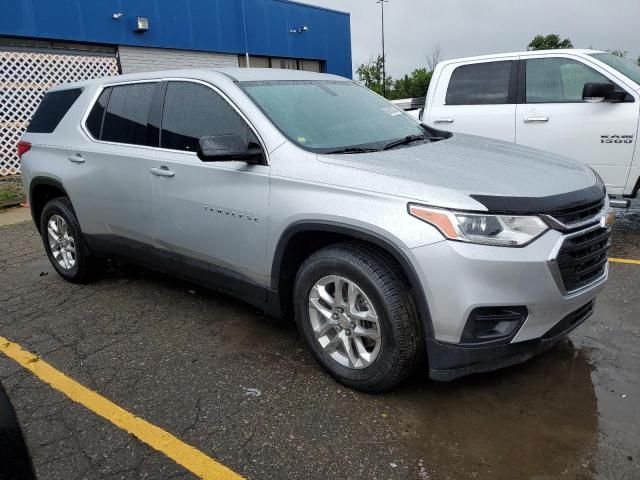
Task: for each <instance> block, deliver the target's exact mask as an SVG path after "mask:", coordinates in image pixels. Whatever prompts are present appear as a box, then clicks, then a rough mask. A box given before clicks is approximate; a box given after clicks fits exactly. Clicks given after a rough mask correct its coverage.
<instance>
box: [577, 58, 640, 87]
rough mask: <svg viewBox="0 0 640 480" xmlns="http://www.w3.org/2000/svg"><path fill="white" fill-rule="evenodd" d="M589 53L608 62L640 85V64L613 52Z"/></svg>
mask: <svg viewBox="0 0 640 480" xmlns="http://www.w3.org/2000/svg"><path fill="white" fill-rule="evenodd" d="M589 55H590V56H592V57H593V58H595V59H597V60H600V61H601V62H602V63H606V64H607V65H609V66H610V67H611V68H613V69H615V70H617V71H619V72H620V73H622V74H623V75H625V76H627V77H629V78H630V79H631V80H633V81H634V82H636V83H637V84H638V85H640V66H638V65H635V64H634V63H631V62H630V61H629V60H625V59H624V58H620V57H618V56H616V55H613V54H611V53H590V54H589Z"/></svg>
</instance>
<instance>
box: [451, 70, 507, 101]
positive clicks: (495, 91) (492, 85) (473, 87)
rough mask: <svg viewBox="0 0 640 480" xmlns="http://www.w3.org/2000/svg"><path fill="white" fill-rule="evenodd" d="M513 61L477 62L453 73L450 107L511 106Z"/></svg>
mask: <svg viewBox="0 0 640 480" xmlns="http://www.w3.org/2000/svg"><path fill="white" fill-rule="evenodd" d="M512 63H513V62H511V61H501V62H484V63H474V64H471V65H462V66H460V67H457V68H456V69H455V70H454V71H453V73H452V74H451V80H450V81H449V88H448V90H447V97H446V100H445V103H446V104H447V105H496V104H498V105H499V104H505V103H509V85H510V83H511V66H512Z"/></svg>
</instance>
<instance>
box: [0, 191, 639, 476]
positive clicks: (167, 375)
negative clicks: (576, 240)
mask: <svg viewBox="0 0 640 480" xmlns="http://www.w3.org/2000/svg"><path fill="white" fill-rule="evenodd" d="M611 255H612V256H613V257H624V258H632V259H640V205H638V204H637V203H636V204H635V205H634V207H633V208H632V209H631V210H630V211H629V212H626V213H620V214H619V215H618V222H617V225H616V232H615V236H614V246H613V250H612V252H611ZM639 292H640V265H623V264H612V265H611V268H610V282H609V285H608V286H607V288H606V290H605V292H604V293H603V294H602V295H601V297H600V298H599V301H598V304H597V308H596V312H595V314H594V315H593V317H592V318H591V319H589V320H588V321H587V322H586V323H585V324H584V325H582V326H581V327H580V328H579V329H577V330H576V331H575V332H573V333H572V334H571V335H570V336H569V338H568V339H567V340H566V341H563V342H561V343H559V344H558V345H557V346H556V347H554V348H553V349H552V350H550V351H549V352H547V353H545V354H543V355H542V356H540V357H538V358H535V359H533V360H531V361H529V362H527V363H525V364H523V365H519V366H516V367H512V368H508V369H505V370H501V371H498V372H493V373H490V374H483V375H477V376H472V377H467V378H464V379H461V380H458V381H456V382H453V383H447V384H442V383H435V382H432V381H430V380H427V379H426V378H424V376H423V375H416V376H415V377H414V378H412V379H411V380H410V381H408V382H406V383H405V384H403V385H402V386H401V387H399V388H397V389H395V390H394V391H392V392H389V393H386V394H382V395H366V394H361V393H357V392H354V391H351V390H349V389H347V388H345V387H342V386H340V385H339V384H337V383H336V382H334V381H333V380H332V379H331V378H329V377H328V376H327V375H325V374H324V373H323V372H322V371H321V370H320V369H319V368H318V367H317V366H316V365H315V363H314V361H313V360H312V359H311V357H310V356H309V355H308V354H307V353H306V351H305V349H304V348H303V346H302V344H301V342H300V341H299V339H298V336H297V333H296V330H295V327H294V326H293V325H291V324H289V323H286V322H284V321H281V320H276V319H272V318H268V317H265V316H264V315H262V314H261V313H260V312H258V311H257V310H255V309H253V308H252V307H249V306H246V305H244V304H242V303H240V302H238V301H236V300H233V299H231V298H229V297H226V296H224V295H221V294H218V293H215V292H211V291H207V290H203V289H201V288H199V287H195V286H193V285H190V284H187V283H183V282H180V281H176V280H174V279H171V278H168V277H165V276H162V275H158V274H155V273H152V272H148V271H144V270H140V269H137V268H134V267H126V266H124V267H118V268H114V269H111V270H110V271H109V272H108V273H107V274H106V275H105V276H104V278H102V279H101V280H100V281H98V282H97V283H94V284H91V285H87V286H79V285H71V284H68V283H65V282H64V281H62V280H61V279H60V278H59V277H58V276H57V275H56V274H55V272H54V270H53V269H52V267H51V266H50V265H49V263H48V260H47V259H46V257H45V254H44V251H43V248H42V246H41V243H40V239H39V237H38V235H37V233H36V231H35V228H34V227H33V226H32V224H31V223H21V224H18V225H12V226H5V227H0V335H1V336H4V337H6V338H9V339H10V340H12V341H15V342H18V343H20V344H21V345H22V347H23V348H25V349H27V350H30V351H31V352H34V353H37V354H38V355H40V356H41V357H42V358H43V359H45V360H46V361H47V362H49V363H50V364H52V365H53V366H54V367H56V368H57V369H59V370H61V371H63V372H64V373H66V374H67V375H69V376H71V377H72V378H74V379H76V380H78V381H79V382H81V383H82V384H84V385H85V386H87V387H89V388H91V389H93V390H95V391H97V392H99V393H100V394H102V395H104V396H106V397H107V398H109V399H111V400H112V401H114V402H115V403H117V404H118V405H120V406H122V407H123V408H125V409H127V410H128V411H130V412H132V413H134V414H136V415H138V416H140V417H143V418H144V419H146V420H148V421H150V422H151V423H153V424H155V425H157V426H159V427H161V428H163V429H165V430H167V431H169V432H171V433H173V434H175V435H176V436H178V437H179V438H180V439H182V440H184V441H185V442H187V443H189V444H191V445H193V446H195V447H196V448H198V449H200V450H201V451H203V452H204V453H206V454H207V455H210V456H212V457H213V458H215V459H216V460H218V461H220V462H221V463H223V464H225V465H226V466H228V467H229V468H231V469H233V470H234V471H236V472H238V473H239V474H241V475H243V476H245V477H248V478H251V479H305V480H312V479H367V480H368V479H411V480H427V479H433V480H437V479H510V480H511V479H532V480H533V479H535V480H547V479H556V478H561V479H565V478H566V479H639V478H640V295H639ZM0 379H1V381H2V383H3V385H4V386H5V388H6V390H7V392H8V394H9V396H10V398H11V400H12V402H13V404H14V406H15V409H16V411H17V414H18V417H19V419H20V421H21V423H22V425H23V429H24V432H25V436H26V441H27V444H28V446H29V448H30V451H31V455H32V458H33V462H34V465H35V468H36V470H37V473H38V477H39V478H40V479H43V480H44V479H64V480H73V479H129V478H148V479H169V478H171V479H174V478H193V477H192V475H191V474H190V473H189V472H187V471H185V470H184V469H183V468H182V467H180V466H179V465H177V464H175V463H174V462H172V461H171V460H169V459H168V458H166V457H165V456H164V455H163V454H161V453H158V452H156V451H155V450H153V449H151V448H150V447H147V446H146V445H144V444H142V443H140V442H139V441H138V440H136V439H135V438H134V437H132V436H130V435H129V434H127V433H125V432H124V431H122V430H120V429H118V428H117V427H115V426H113V425H112V424H110V423H109V422H107V421H106V420H104V419H102V418H100V417H97V416H96V415H95V414H93V413H91V412H90V411H89V410H87V409H85V408H84V407H82V406H79V405H77V404H75V403H73V402H72V401H70V400H68V399H67V398H66V397H64V396H63V395H62V394H60V393H59V392H57V391H55V390H53V389H52V388H51V387H49V386H47V385H45V384H44V383H42V382H41V381H39V380H37V379H36V378H34V377H33V376H32V375H31V374H30V373H28V372H26V371H25V370H24V369H22V368H21V367H20V366H18V365H17V364H15V363H14V362H13V361H11V360H8V359H7V358H6V357H4V356H3V355H1V354H0ZM0 468H1V466H0Z"/></svg>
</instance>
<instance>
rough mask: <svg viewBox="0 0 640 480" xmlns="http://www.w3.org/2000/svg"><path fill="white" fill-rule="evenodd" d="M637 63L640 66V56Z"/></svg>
mask: <svg viewBox="0 0 640 480" xmlns="http://www.w3.org/2000/svg"><path fill="white" fill-rule="evenodd" d="M636 63H637V64H638V66H639V67H640V57H638V59H637V60H636Z"/></svg>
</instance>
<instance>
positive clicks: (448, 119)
mask: <svg viewBox="0 0 640 480" xmlns="http://www.w3.org/2000/svg"><path fill="white" fill-rule="evenodd" d="M454 121H455V120H454V119H453V118H436V119H435V120H434V121H433V123H453V122H454Z"/></svg>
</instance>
